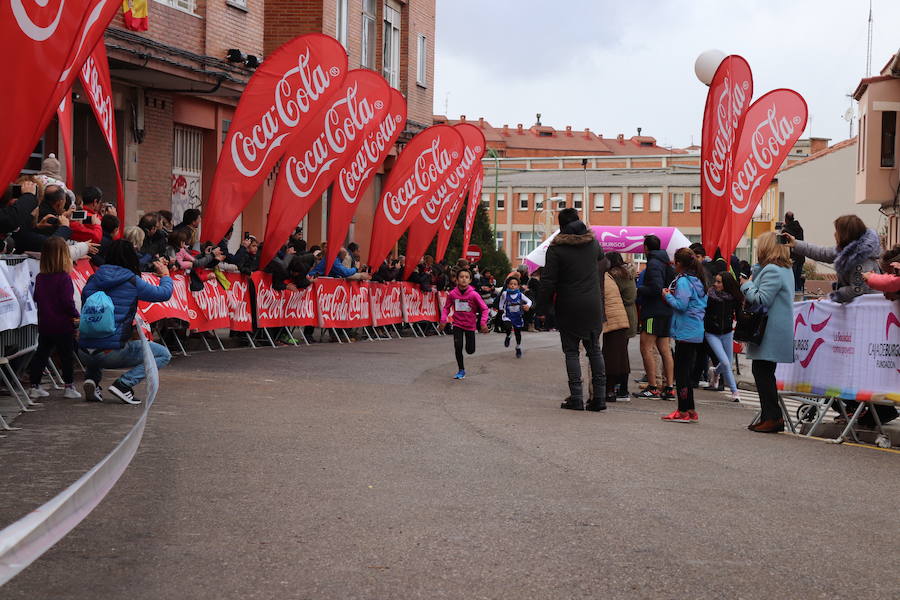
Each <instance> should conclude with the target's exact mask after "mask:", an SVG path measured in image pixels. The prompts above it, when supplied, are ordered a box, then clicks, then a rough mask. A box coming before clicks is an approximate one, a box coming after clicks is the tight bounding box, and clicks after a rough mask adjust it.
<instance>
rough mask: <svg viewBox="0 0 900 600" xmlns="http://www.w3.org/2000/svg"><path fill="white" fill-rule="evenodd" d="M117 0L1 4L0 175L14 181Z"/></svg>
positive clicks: (40, 0) (17, 0) (36, 0)
mask: <svg viewBox="0 0 900 600" xmlns="http://www.w3.org/2000/svg"><path fill="white" fill-rule="evenodd" d="M119 5H120V3H119V2H118V1H116V0H10V1H9V2H3V3H2V4H0V52H2V54H3V56H6V57H10V60H7V61H6V64H5V65H4V67H3V77H4V79H5V81H7V82H8V85H13V84H15V85H19V84H21V86H22V89H19V90H16V91H15V92H10V91H7V93H4V94H0V139H2V140H3V144H4V147H3V153H2V154H0V179H2V181H12V180H13V179H15V177H16V175H17V174H18V173H19V171H20V169H21V168H22V166H23V165H24V164H25V161H26V160H27V159H28V156H29V155H30V154H31V152H32V150H33V149H34V147H35V145H36V144H37V142H38V140H39V139H40V137H41V135H43V133H44V130H45V129H46V128H47V125H48V124H49V123H50V120H51V119H52V118H53V115H54V114H55V113H56V111H57V110H58V109H59V103H60V101H61V100H62V97H63V96H64V95H65V94H67V93H69V90H71V89H72V82H73V81H74V78H75V76H76V75H77V73H78V70H79V69H80V68H81V65H82V64H83V63H84V60H85V58H87V55H88V54H89V53H90V52H91V51H92V50H93V49H94V47H95V46H96V45H97V42H98V40H100V39H102V36H103V31H104V30H105V29H106V26H107V25H108V24H109V22H110V20H112V18H113V16H114V15H115V13H116V11H117V10H118V8H119Z"/></svg>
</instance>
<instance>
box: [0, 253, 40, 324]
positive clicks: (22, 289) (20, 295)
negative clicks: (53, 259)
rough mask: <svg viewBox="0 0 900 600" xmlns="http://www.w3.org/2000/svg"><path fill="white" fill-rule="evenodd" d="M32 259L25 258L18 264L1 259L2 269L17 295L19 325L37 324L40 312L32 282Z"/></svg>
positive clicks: (0, 267) (0, 266) (0, 265)
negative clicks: (30, 265) (29, 264)
mask: <svg viewBox="0 0 900 600" xmlns="http://www.w3.org/2000/svg"><path fill="white" fill-rule="evenodd" d="M29 262H32V261H31V259H29V260H24V261H22V262H20V263H19V264H17V265H10V264H7V263H6V262H5V261H0V269H2V270H3V275H4V276H5V277H6V281H7V282H8V283H9V286H10V288H11V289H12V291H13V293H14V294H15V295H16V300H17V301H18V303H19V324H18V326H19V327H24V326H25V325H37V322H38V314H37V305H36V304H35V303H34V295H33V293H34V289H33V287H32V284H31V281H32V280H31V268H30V267H29V266H28V263H29Z"/></svg>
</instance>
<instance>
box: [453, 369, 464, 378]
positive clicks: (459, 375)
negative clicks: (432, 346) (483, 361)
mask: <svg viewBox="0 0 900 600" xmlns="http://www.w3.org/2000/svg"><path fill="white" fill-rule="evenodd" d="M465 378H466V372H465V371H462V370H460V371H458V372H457V373H456V375H454V376H453V379H465Z"/></svg>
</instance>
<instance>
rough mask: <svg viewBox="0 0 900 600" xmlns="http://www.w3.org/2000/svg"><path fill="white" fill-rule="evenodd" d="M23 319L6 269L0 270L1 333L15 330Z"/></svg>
mask: <svg viewBox="0 0 900 600" xmlns="http://www.w3.org/2000/svg"><path fill="white" fill-rule="evenodd" d="M21 318H22V309H20V308H19V300H18V299H17V294H16V292H15V290H13V288H12V284H11V283H10V282H9V281H8V280H7V279H6V269H0V331H6V330H7V329H15V328H16V327H18V326H19V321H20V320H21Z"/></svg>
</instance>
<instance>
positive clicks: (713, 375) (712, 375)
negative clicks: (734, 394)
mask: <svg viewBox="0 0 900 600" xmlns="http://www.w3.org/2000/svg"><path fill="white" fill-rule="evenodd" d="M707 379H708V380H709V383H707V385H706V389H708V390H714V389H716V388H717V387H719V371H718V369H716V368H715V367H710V368H709V373H708V374H707Z"/></svg>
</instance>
